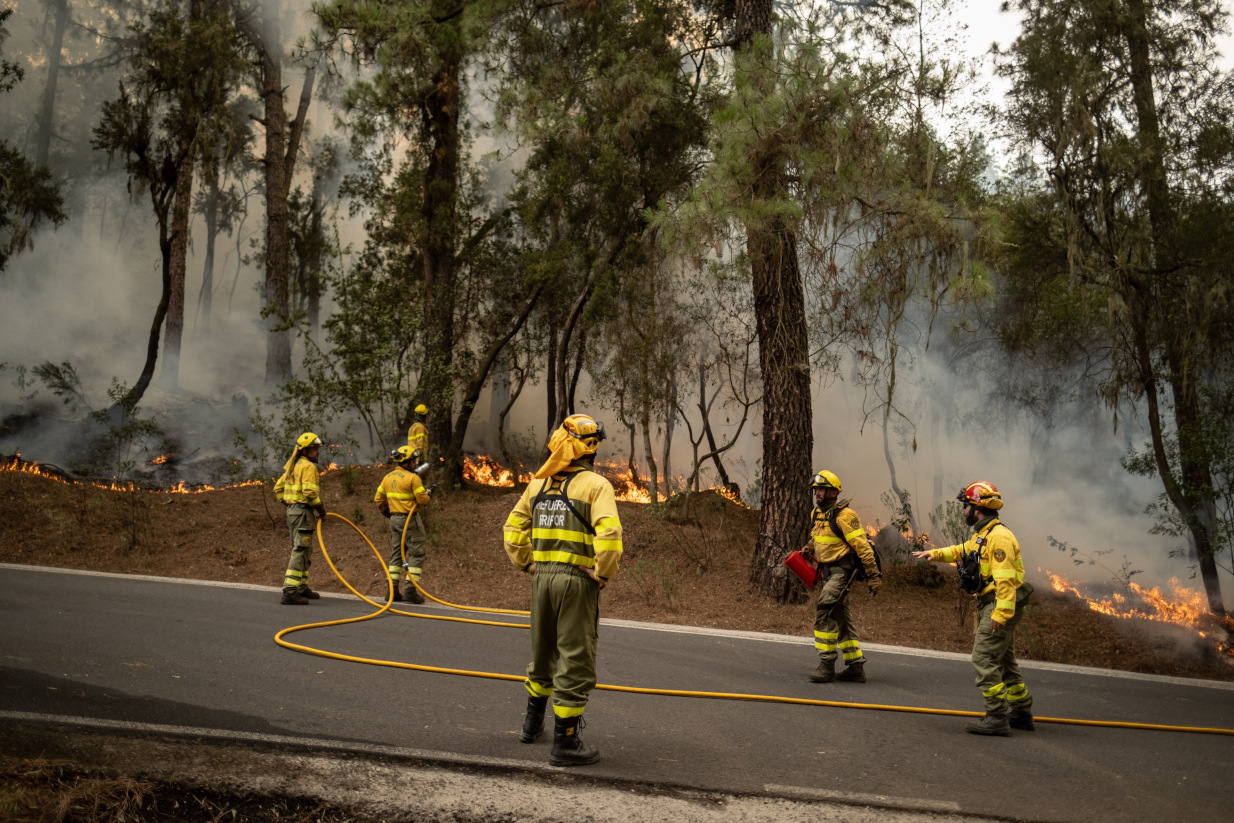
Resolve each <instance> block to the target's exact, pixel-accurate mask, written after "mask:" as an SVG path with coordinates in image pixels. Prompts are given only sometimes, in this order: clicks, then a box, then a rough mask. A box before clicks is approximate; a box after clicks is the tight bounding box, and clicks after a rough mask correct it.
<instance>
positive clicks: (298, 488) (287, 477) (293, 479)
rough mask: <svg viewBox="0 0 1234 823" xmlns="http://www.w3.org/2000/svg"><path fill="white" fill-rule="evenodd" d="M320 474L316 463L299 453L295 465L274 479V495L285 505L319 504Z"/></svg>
mask: <svg viewBox="0 0 1234 823" xmlns="http://www.w3.org/2000/svg"><path fill="white" fill-rule="evenodd" d="M320 494H321V474H320V473H319V472H318V471H317V464H316V463H314V462H313V461H312V460H309V459H308V458H307V457H304V456H303V455H301V456H300V457H299V458H297V459H296V465H294V466H292V467H291V471H290V472H287V473H285V474H284V475H283V476H282V477H280V478H279V479H278V480H275V481H274V496H275V497H276V498H277V499H278V500H279V501H280V502H283V503H286V504H287V505H289V506H290V505H292V504H293V503H303V504H304V505H306V506H320V505H321V497H320Z"/></svg>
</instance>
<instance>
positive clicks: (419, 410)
mask: <svg viewBox="0 0 1234 823" xmlns="http://www.w3.org/2000/svg"><path fill="white" fill-rule="evenodd" d="M415 412H416V414H428V406H426V405H424V404H423V403H420V404H418V405H417V406H416V408H415Z"/></svg>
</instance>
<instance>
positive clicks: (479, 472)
mask: <svg viewBox="0 0 1234 823" xmlns="http://www.w3.org/2000/svg"><path fill="white" fill-rule="evenodd" d="M596 471H598V472H599V473H600V474H602V475H604V477H606V478H607V479H608V481H609V482H610V483H612V484H613V492H614V494H615V496H616V498H617V499H618V500H620V501H622V502H625V503H650V502H651V492H650V491H649V490H648V489H647V486H649V485H650V484H651V483H650V481H649V480H647V479H645V478H643V477H642V476H641V475H638V476H636V474H635V472H633V471H631V470H630V467H629V466H627V465H625V464H623V463H619V462H618V461H616V460H597V461H596ZM463 477H465V478H467V479H468V480H470V481H472V482H474V483H481V484H483V485H485V486H496V487H497V488H513V487H514V485H515V477H514V472H512V471H510V470H509V469H507V468H505V467H504V466H502V465H501V464H500V463H498V462H497V461H496V460H494V459H493V458H492V457H489V456H488V455H485V454H481V455H477V456H476V457H471V456H470V455H468V456H465V457H464V458H463ZM533 477H535V475H534V474H532V473H531V472H528V473H526V474H522V475H519V476H518V482H519V483H530V482H531V481H532V478H533ZM677 480H678V485H679V486H682V487H684V486H685V484H686V483H685V478H684V477H678V478H677ZM709 491H715V492H717V493H719V494H720V495H723V496H724V497H726V498H727V499H729V500H731V501H732V502H734V503H736V504H738V505H739V506H744V505H745V504H744V503H742V502H741V497H740V496H738V494H737V493H736V492H735V491H733V490H732V489H731V488H726V487H724V486H712V487H711V489H709ZM664 499H665V494H664V492H660V500H664Z"/></svg>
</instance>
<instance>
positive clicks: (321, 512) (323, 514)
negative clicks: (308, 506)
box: [313, 503, 326, 520]
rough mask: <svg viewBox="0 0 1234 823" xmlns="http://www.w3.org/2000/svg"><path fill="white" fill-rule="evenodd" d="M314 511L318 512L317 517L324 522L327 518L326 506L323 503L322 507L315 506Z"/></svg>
mask: <svg viewBox="0 0 1234 823" xmlns="http://www.w3.org/2000/svg"><path fill="white" fill-rule="evenodd" d="M313 511H315V512H317V516H318V517H319V518H321V519H323V520H324V519H325V517H326V504H325V503H322V504H321V505H320V506H314V507H313Z"/></svg>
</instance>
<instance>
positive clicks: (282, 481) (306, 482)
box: [274, 432, 326, 606]
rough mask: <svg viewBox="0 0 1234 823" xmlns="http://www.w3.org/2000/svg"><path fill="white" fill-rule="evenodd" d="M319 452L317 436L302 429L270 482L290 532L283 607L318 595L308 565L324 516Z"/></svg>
mask: <svg viewBox="0 0 1234 823" xmlns="http://www.w3.org/2000/svg"><path fill="white" fill-rule="evenodd" d="M320 453H321V438H320V437H318V436H317V435H315V434H313V433H312V432H305V433H304V434H302V435H300V436H299V437H298V438H296V448H295V451H293V452H292V453H291V459H290V460H288V461H287V463H286V464H284V466H283V474H282V476H280V477H279V479H278V480H276V481H274V496H275V497H276V498H277V499H278V501H279V502H280V503H282V504H284V505H285V506H287V528H288V530H289V531H290V532H291V559H290V560H288V561H287V574H286V576H285V577H284V578H283V599H282V600H280V601H279V603H281V604H282V605H284V606H303V605H305V604H306V603H308V602H309V601H310V600H318V599H319V598H320V597H321V595H319V594H317V592H315V591H313V590H312V589H310V588H309V585H308V576H309V566H310V565H311V564H312V562H313V532H314V531H315V530H316V528H317V519H318V518H320V517H325V516H326V507H325V505H324V504H323V503H322V502H321V496H320V494H321V475H320V474H319V473H318V471H317V456H318V455H319V454H320Z"/></svg>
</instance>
